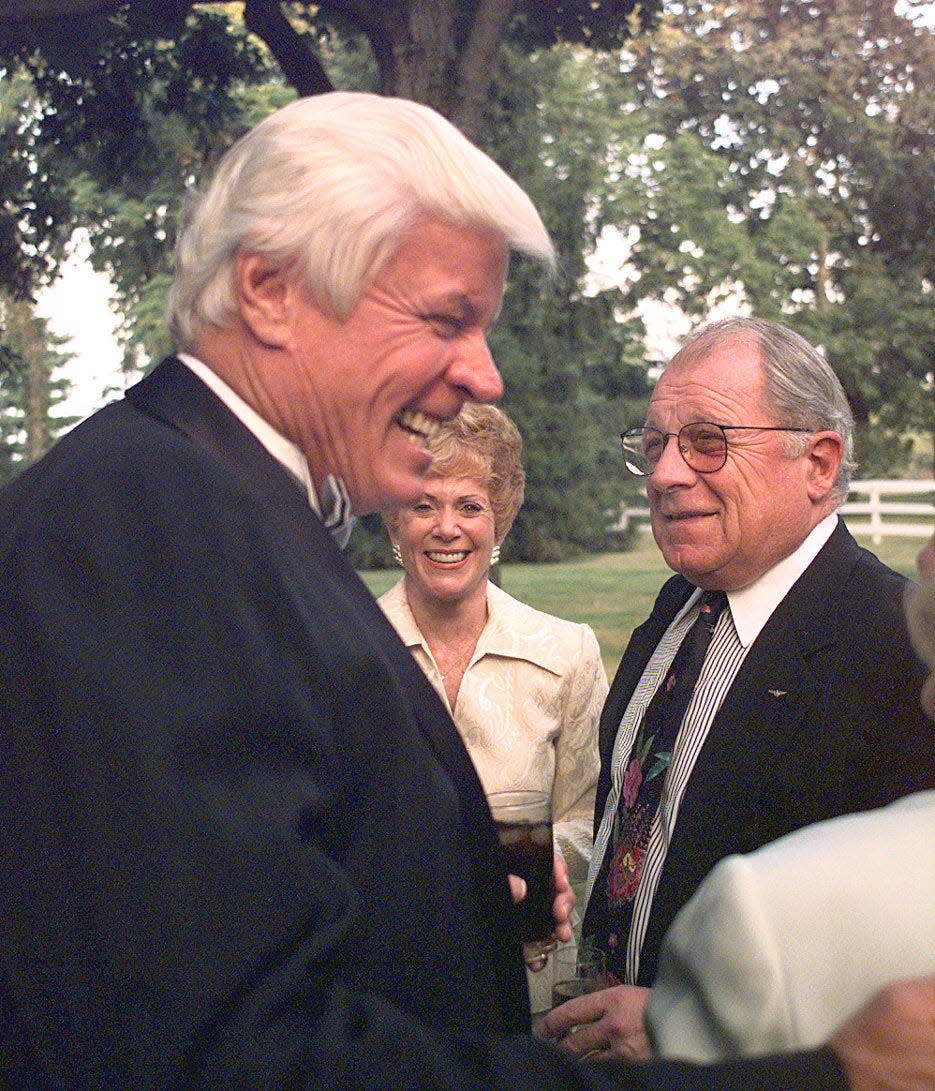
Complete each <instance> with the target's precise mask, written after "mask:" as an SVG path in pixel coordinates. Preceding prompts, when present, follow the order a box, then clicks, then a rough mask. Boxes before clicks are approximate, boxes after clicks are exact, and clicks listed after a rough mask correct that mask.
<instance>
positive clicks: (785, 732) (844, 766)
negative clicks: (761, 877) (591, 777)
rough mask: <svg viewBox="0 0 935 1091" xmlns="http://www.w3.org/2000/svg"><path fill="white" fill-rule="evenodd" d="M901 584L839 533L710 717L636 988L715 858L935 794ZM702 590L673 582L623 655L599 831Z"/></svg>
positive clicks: (607, 724)
mask: <svg viewBox="0 0 935 1091" xmlns="http://www.w3.org/2000/svg"><path fill="white" fill-rule="evenodd" d="M906 582H907V581H906V580H904V579H903V577H901V576H900V575H898V574H897V573H895V572H893V571H892V570H891V569H889V568H887V567H886V566H885V565H883V564H881V563H880V561H879V560H878V559H877V558H876V557H874V556H873V554H871V553H869V552H868V551H867V550H865V549H862V548H860V547H859V546H858V545H857V543H856V542H855V541H854V539H853V538H852V537H851V535H850V533H849V532H848V530H847V528H846V527H845V526H844V524H843V523H839V524H838V526H837V527H836V528H835V530H834V532H833V533H832V535H831V537H830V538H829V539H828V541H827V542H826V543H825V545H824V547H823V548H822V550H821V551H820V552H819V554H818V555H817V557H816V558H815V559H814V560H813V561H812V563H811V564H810V565H809V567H808V569H807V570H806V571H805V572H804V573H803V575H802V576H801V577H800V578H799V580H798V581H797V582H796V583H795V585H794V586H793V587H792V588H791V590H790V591H789V593H788V594H787V595H786V597H785V598H784V599H783V601H782V602H781V603H780V604H779V606H778V607H777V608H776V610H775V612H774V613H773V615H772V617H771V618H770V619H769V621H768V622H767V624H766V625H765V627H764V628H763V630H762V632H761V633H760V635H759V636H758V637H757V639H756V641H755V642H754V645H753V647H752V648H751V650H750V652H749V653H748V655H747V658H746V659H745V660H744V663H743V665H742V666H741V668H740V672H739V673H738V675H737V678H736V679H735V681H734V683H733V685H732V686H731V688H730V691H729V692H728V694H727V696H726V697H725V698H724V703H723V705H722V706H721V708H720V710H719V711H718V713H717V715H716V716H715V719H714V722H713V723H712V725H711V730H710V733H709V735H708V738H707V740H706V741H705V744H704V746H703V748H702V750H701V753H700V754H699V756H698V760H697V763H696V765H695V768H694V770H693V772H692V775H691V777H690V779H689V782H688V786H687V788H686V790H685V794H684V796H683V798H682V804H681V807H680V809H679V814H678V819H677V821H676V825H675V833H674V836H673V839H672V843H671V845H670V847H669V851H668V853H667V855H666V861H665V864H664V867H663V871H662V875H661V877H660V881H659V886H658V887H657V890H656V895H655V898H654V899H653V904H652V909H651V915H650V920H649V925H648V928H647V931H646V936H645V939H644V943H643V947H642V950H641V955H640V971H639V983H640V984H644V985H649V984H651V983H652V980H653V977H654V976H655V973H656V964H657V958H658V953H659V945H660V943H661V941H662V937H663V935H664V934H665V931H666V929H667V928H668V927H669V925H670V924H671V922H672V919H673V918H674V916H675V914H676V913H677V912H678V910H679V909H680V908H681V907H682V906H683V905H684V904H685V902H686V901H687V900H688V899H689V898H690V897H691V895H692V894H693V893H694V891H695V890H696V888H697V887H698V885H699V884H700V882H701V880H702V879H703V878H704V877H705V875H707V873H708V872H709V871H710V870H711V868H712V867H713V866H714V865H715V864H716V863H717V862H718V860H720V859H722V858H723V857H724V856H728V855H730V854H731V853H737V852H749V851H751V850H752V849H755V848H757V847H759V846H760V845H763V844H765V843H766V842H768V841H772V840H774V839H775V838H777V837H779V836H781V835H782V834H785V833H788V832H790V831H791V830H794V829H798V828H799V827H800V826H804V825H806V824H807V823H809V822H817V821H819V820H821V819H824V818H831V817H834V816H835V815H838V814H843V813H846V812H850V811H859V810H865V809H869V808H873V807H878V806H880V805H882V804H884V803H888V802H890V801H891V800H893V799H896V798H898V797H900V796H903V795H906V794H907V793H909V792H912V791H916V790H918V789H920V788H931V787H933V786H935V746H933V729H932V724H931V722H930V721H929V720H928V719H927V718H926V716H925V714H924V713H923V711H922V708H921V705H920V704H919V693H920V690H921V688H922V682H923V679H924V676H925V673H924V669H923V667H922V664H921V663H920V662H919V660H918V659H917V657H916V656H915V654H914V653H913V651H912V648H911V645H910V643H909V638H908V635H907V632H906V627H905V622H904V620H903V609H902V603H903V595H904V591H905V586H906ZM693 590H694V587H693V586H692V585H691V584H690V583H689V582H688V581H687V580H685V579H684V578H683V577H682V576H673V577H672V578H671V579H670V580H668V581H667V582H666V584H665V585H664V586H663V588H662V590H661V591H660V593H659V596H658V598H657V599H656V602H655V605H654V606H653V611H652V613H651V615H650V617H649V619H648V620H647V621H646V622H645V623H644V624H643V625H641V626H639V628H637V629H636V630H635V631H634V633H633V635H632V637H631V639H630V643H629V645H628V646H627V649H626V651H625V653H624V656H623V659H622V661H621V664H620V668H619V670H618V671H617V675H616V677H615V678H614V682H613V685H612V686H611V689H610V693H609V694H608V697H607V701H606V703H605V706H604V711H603V715H602V717H601V726H600V736H601V737H600V745H601V775H600V779H599V781H598V788H597V799H596V804H595V831H596V828H597V825H598V824H599V823H600V820H601V817H602V815H603V813H604V804H605V802H606V799H607V795H608V792H609V789H610V758H611V752H612V750H613V745H614V739H615V738H616V735H617V730H618V727H619V725H620V721H621V719H622V718H623V713H624V710H625V709H626V707H627V704H628V702H629V700H630V697H631V696H632V694H633V691H634V689H635V688H636V685H637V683H638V682H639V680H640V677H641V675H642V673H643V670H644V668H645V666H646V663H647V662H648V660H649V657H650V656H651V655H652V653H653V650H654V649H655V647H656V645H657V644H658V642H659V640H660V638H661V637H662V634H663V633H664V632H665V630H666V628H667V627H668V625H669V624H670V622H671V621H672V619H673V618H674V617H675V615H676V614H677V613H678V611H679V610H680V609H681V608H682V606H683V605H684V604H685V602H686V601H687V599H688V597H689V596H690V595H691V593H692V591H693ZM868 878H869V877H868ZM790 881H794V877H790Z"/></svg>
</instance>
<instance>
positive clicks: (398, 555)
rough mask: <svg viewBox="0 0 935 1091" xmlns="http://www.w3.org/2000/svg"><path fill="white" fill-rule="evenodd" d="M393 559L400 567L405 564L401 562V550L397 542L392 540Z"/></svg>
mask: <svg viewBox="0 0 935 1091" xmlns="http://www.w3.org/2000/svg"><path fill="white" fill-rule="evenodd" d="M393 560H394V561H395V562H396V563H397V564H398V565H399V567H400V568H404V567H405V565H404V564H403V552H402V550H401V549H400V548H399V545H398V543H397V542H393Z"/></svg>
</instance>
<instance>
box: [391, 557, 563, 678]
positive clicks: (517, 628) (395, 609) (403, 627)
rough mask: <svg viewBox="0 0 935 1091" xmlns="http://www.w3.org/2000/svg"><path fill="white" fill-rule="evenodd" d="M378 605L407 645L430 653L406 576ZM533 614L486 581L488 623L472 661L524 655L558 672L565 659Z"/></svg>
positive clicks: (512, 657)
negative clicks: (420, 628)
mask: <svg viewBox="0 0 935 1091" xmlns="http://www.w3.org/2000/svg"><path fill="white" fill-rule="evenodd" d="M380 605H381V606H382V608H383V610H384V612H385V613H386V616H387V617H388V618H389V619H390V621H391V622H392V623H393V627H394V628H395V630H396V632H397V633H398V634H399V638H400V639H401V640H402V642H403V643H404V644H405V645H406V647H407V648H419V647H421V648H422V649H423V650H424V651H425V652H426V654H428V655H430V654H431V653H430V652H429V647H428V644H427V643H426V641H425V637H424V636H423V635H422V633H421V631H420V630H419V626H418V625H417V624H416V620H415V618H414V617H413V616H412V610H411V609H410V607H409V600H408V599H407V598H406V580H405V577H404V578H403V579H401V580H400V581H399V582H398V583H397V584H395V585H394V586H393V587H392V588H391V589H390V590H389V591H387V592H386V594H385V595H383V596H382V597H381V599H380ZM536 615H537V612H536V611H533V610H532V609H531V607H526V606H525V605H524V604H523V603H518V602H517V601H516V600H515V599H514V598H513V597H512V596H511V595H508V594H507V593H506V591H504V590H503V589H502V588H500V587H497V586H496V584H493V583H488V584H487V624H486V625H485V626H484V629H483V631H482V632H481V634H480V636H479V637H478V640H477V647H476V648H475V649H474V654H473V655H472V656H471V663H474V662H476V661H477V660H478V659H482V658H483V657H484V656H485V655H501V656H504V657H506V658H509V659H524V660H526V661H527V662H529V663H535V664H536V666H539V667H543V668H544V669H545V670H548V671H551V672H552V673H553V674H558V675H561V674H562V672H563V670H564V669H565V667H566V665H567V659H566V657H565V656H564V655H563V653H562V650H561V648H559V647H557V646H556V644H555V641H553V640H550V639H548V634H546V638H545V639H543V631H542V625H541V623H540V622H538V621H537V620H536ZM539 616H541V615H539Z"/></svg>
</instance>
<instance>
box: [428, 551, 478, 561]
mask: <svg viewBox="0 0 935 1091" xmlns="http://www.w3.org/2000/svg"><path fill="white" fill-rule="evenodd" d="M425 555H426V557H428V559H429V560H430V561H435V563H436V564H459V563H460V562H461V561H463V560H464V559H465V557H467V555H468V554H467V550H465V549H459V550H457V552H455V553H441V552H440V551H439V550H436V549H433V550H431V551H426V554H425Z"/></svg>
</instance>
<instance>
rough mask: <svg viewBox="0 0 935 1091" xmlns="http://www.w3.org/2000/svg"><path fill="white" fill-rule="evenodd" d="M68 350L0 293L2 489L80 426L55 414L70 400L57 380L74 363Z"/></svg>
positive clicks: (20, 304) (27, 309)
mask: <svg viewBox="0 0 935 1091" xmlns="http://www.w3.org/2000/svg"><path fill="white" fill-rule="evenodd" d="M62 344H63V338H60V337H57V336H55V335H54V334H52V333H51V331H50V330H49V328H48V325H47V324H46V322H45V320H44V319H41V318H37V317H36V315H35V314H34V313H33V309H32V306H31V305H30V304H29V303H27V302H25V301H24V300H21V299H16V298H14V297H13V296H11V295H10V294H9V293H8V292H5V291H3V290H0V486H2V485H5V484H6V483H7V482H8V481H10V480H12V479H13V477H15V476H16V474H18V473H19V472H20V471H21V470H22V469H23V468H24V467H25V466H27V465H29V463H30V462H31V461H34V460H35V459H36V458H38V457H39V456H40V455H41V454H43V453H44V452H45V451H46V450H48V448H49V447H50V446H51V445H52V443H53V442H54V441H55V439H56V438H57V437H58V436H59V435H60V434H61V433H62V432H63V431H64V430H66V429H67V428H69V427H70V426H71V425H72V424H74V423H75V419H74V418H73V417H67V416H61V415H59V416H55V417H53V416H51V415H50V414H49V410H50V409H53V408H54V407H55V406H56V405H57V404H58V403H60V402H61V401H62V400H63V399H64V398H65V397H66V396H67V394H68V383H67V382H66V381H65V380H64V379H63V378H62V377H61V375H59V374H56V373H57V371H58V369H59V368H60V367H61V366H62V365H63V364H65V363H67V362H68V360H69V359H70V358H71V357H70V354H69V353H67V352H64V351H63V350H62Z"/></svg>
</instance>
